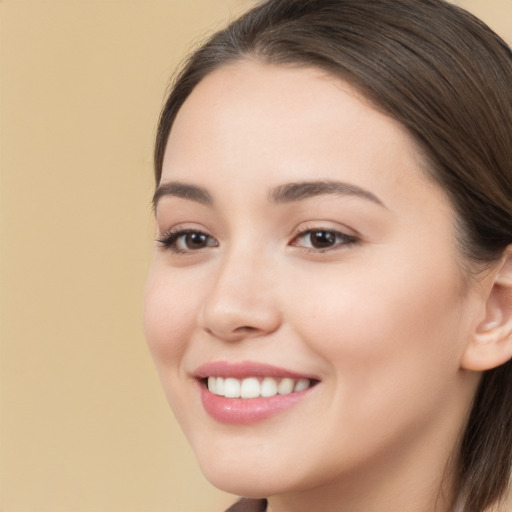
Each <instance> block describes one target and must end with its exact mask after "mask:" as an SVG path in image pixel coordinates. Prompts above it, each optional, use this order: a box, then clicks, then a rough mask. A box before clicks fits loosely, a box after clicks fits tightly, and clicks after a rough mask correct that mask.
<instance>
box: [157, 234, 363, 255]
mask: <svg viewBox="0 0 512 512" xmlns="http://www.w3.org/2000/svg"><path fill="white" fill-rule="evenodd" d="M315 233H316V234H317V235H318V234H320V233H321V234H322V235H323V236H325V235H327V237H334V239H335V241H334V245H330V246H328V247H325V248H315V247H301V246H300V245H299V244H298V243H297V240H300V239H301V238H305V237H306V236H312V235H313V234H315ZM187 235H200V236H201V237H205V241H206V245H205V246H204V247H200V248H197V249H190V248H188V249H182V248H179V247H178V243H179V241H180V238H183V237H186V236H187ZM156 241H157V242H158V243H159V244H160V246H161V247H162V248H163V249H164V250H166V251H167V250H168V251H171V252H172V253H174V254H191V253H193V252H198V251H200V250H201V249H206V248H209V247H218V245H219V243H218V242H217V241H216V240H215V238H213V237H212V236H211V235H209V234H208V233H205V232H204V231H201V230H197V229H171V230H169V231H167V232H166V233H164V235H163V236H162V237H161V238H158V239H157V240H156ZM212 241H213V243H212ZM358 241H359V240H358V238H357V237H355V236H352V235H347V234H346V233H343V232H341V231H337V230H335V229H325V228H308V229H305V230H303V231H301V232H299V233H297V234H296V235H295V236H294V238H293V240H292V241H291V242H290V244H289V245H291V246H292V247H298V248H300V249H301V250H303V251H304V252H307V253H314V254H318V253H325V252H329V251H333V250H336V249H340V248H342V247H343V248H349V247H351V246H353V245H354V244H355V243H357V242H358Z"/></svg>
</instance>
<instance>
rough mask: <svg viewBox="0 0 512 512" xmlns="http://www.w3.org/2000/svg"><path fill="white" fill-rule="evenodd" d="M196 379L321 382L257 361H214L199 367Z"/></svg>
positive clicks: (313, 377) (306, 375)
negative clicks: (261, 379) (279, 379)
mask: <svg viewBox="0 0 512 512" xmlns="http://www.w3.org/2000/svg"><path fill="white" fill-rule="evenodd" d="M194 377H196V378H197V379H205V378H206V377H232V378H235V379H244V378H247V377H274V378H281V379H284V378H290V379H310V380H319V379H318V378H317V377H315V376H313V375H308V374H303V373H299V372H295V371H291V370H287V369H285V368H280V367H278V366H274V365H271V364H266V363H258V362H255V361H241V362H230V361H212V362H209V363H206V364H203V365H201V366H199V368H197V369H196V370H195V372H194Z"/></svg>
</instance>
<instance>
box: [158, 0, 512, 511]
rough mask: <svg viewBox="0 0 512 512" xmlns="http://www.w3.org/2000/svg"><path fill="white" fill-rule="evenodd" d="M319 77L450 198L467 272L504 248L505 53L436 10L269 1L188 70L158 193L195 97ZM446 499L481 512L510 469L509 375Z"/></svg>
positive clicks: (511, 143) (471, 25) (469, 24)
mask: <svg viewBox="0 0 512 512" xmlns="http://www.w3.org/2000/svg"><path fill="white" fill-rule="evenodd" d="M247 58H253V59H260V60H261V61H263V62H268V63H274V64H279V65H285V66H286V65H294V66H297V65H299V66H310V67H317V68H322V69H324V70H327V71H328V72H330V73H332V74H333V75H336V76H338V77H341V78H342V79H344V80H346V81H347V82H349V83H350V84H352V85H353V86H355V87H356V88H357V89H359V90H360V91H361V92H362V93H363V94H364V95H365V96H366V97H367V98H368V99H369V100H370V101H371V102H372V103H373V105H374V106H375V107H376V108H378V109H380V110H381V111H383V112H385V113H386V114H387V115H389V116H390V117H392V118H394V119H396V120H398V121H399V122H400V123H402V124H403V125H404V126H405V127H406V128H407V129H408V130H409V132H410V133H411V135H412V136H413V137H414V138H415V140H416V141H417V143H418V144H419V146H420V147H421V148H422V149H423V151H424V153H425V154H426V155H427V159H428V164H429V165H428V172H429V173H430V174H431V176H432V178H433V179H434V180H436V181H437V182H438V183H439V185H440V186H441V187H442V188H443V189H444V190H445V191H446V193H447V194H448V196H449V197H450V199H451V201H452V204H453V206H454V208H455V211H456V213H457V217H458V226H457V227H458V242H459V245H460V249H461V254H462V255H463V257H464V260H465V261H467V263H468V265H467V268H473V267H474V268H481V266H482V265H485V264H489V263H491V262H493V261H496V260H497V259H498V258H499V257H500V255H501V254H502V252H503V250H504V249H505V248H506V247H507V246H508V245H509V244H511V243H512V53H511V51H510V49H509V47H508V46H507V45H506V44H505V43H504V42H503V40H501V39H500V38H499V37H498V36H497V35H496V34H495V33H494V32H492V31H491V30H490V29H489V28H488V27H487V26H486V25H485V24H483V23H482V22H481V21H479V20H478V19H477V18H475V17H474V16H472V15H470V14H469V13H467V12H466V11H464V10H462V9H460V8H458V7H456V6H454V5H452V4H449V3H447V2H445V1H443V0H270V1H267V2H265V3H263V4H261V5H259V6H257V7H256V8H254V9H252V10H251V11H249V12H248V13H247V14H245V15H244V16H242V17H241V18H240V19H238V20H236V21H234V22H233V23H232V24H231V25H229V26H228V27H227V28H226V29H224V30H221V31H220V32H218V33H216V34H214V35H213V37H212V38H211V39H210V40H209V41H207V42H206V43H205V44H204V45H203V46H202V47H200V48H199V49H198V50H197V51H196V52H195V53H194V54H193V55H192V56H191V57H190V59H189V61H188V62H187V64H186V66H185V68H184V69H183V71H182V72H181V74H180V75H179V77H178V79H177V80H176V82H175V84H174V87H173V89H172V91H171V93H170V96H169V98H168V100H167V102H166V104H165V107H164V109H163V111H162V114H161V118H160V124H159V127H158V133H157V138H156V146H155V178H156V181H157V183H158V182H159V181H160V177H161V171H162V162H163V156H164V151H165V147H166V143H167V138H168V136H169V132H170V130H171V128H172V124H173V122H174V119H175V117H176V115H177V113H178V111H179V109H180V108H181V106H182V105H183V103H184V102H185V100H186V99H187V97H188V95H189V94H190V93H191V92H192V90H193V89H194V87H195V86H196V85H197V84H198V83H199V82H200V81H201V80H202V79H203V78H204V77H205V76H206V75H208V74H209V73H211V72H212V71H214V70H215V69H217V68H219V67H222V66H224V65H227V64H229V63H232V62H235V61H237V60H241V59H247ZM454 464H455V474H456V482H455V485H456V488H455V495H456V497H457V498H458V500H459V504H460V503H462V504H463V507H464V508H463V510H464V511H465V512H482V511H483V510H484V509H485V508H486V507H488V506H489V505H491V504H492V503H495V502H496V501H497V500H499V498H500V497H501V496H502V495H503V493H504V492H505V490H506V489H507V487H508V485H509V478H510V471H511V467H512V363H510V361H509V362H508V363H507V364H505V365H503V366H501V367H500V368H497V369H494V370H490V371H488V372H486V373H485V374H484V376H483V378H482V381H481V384H480V388H479V390H478V393H477V396H476V398H475V401H474V404H473V408H472V411H471V414H470V417H469V421H468V424H467V428H466V430H465V432H464V435H463V438H462V440H461V443H460V450H459V452H458V453H457V454H456V456H455V457H454Z"/></svg>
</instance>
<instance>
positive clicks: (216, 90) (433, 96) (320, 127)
mask: <svg viewBox="0 0 512 512" xmlns="http://www.w3.org/2000/svg"><path fill="white" fill-rule="evenodd" d="M511 84H512V54H511V51H510V49H509V48H508V47H507V46H506V44H505V43H504V42H503V41H502V40H501V39H500V38H499V37H498V36H497V35H496V34H494V33H493V32H492V31H491V30H490V29H489V28H487V27H486V26H485V25H484V24H483V23H481V22H480V21H478V20H477V19H475V18H474V17H473V16H471V15H470V14H468V13H467V12H465V11H463V10H461V9H459V8H457V7H455V6H453V5H451V4H449V3H446V2H444V1H442V0H270V1H268V2H266V3H263V4H261V5H259V6H257V7H256V8H254V9H253V10H252V11H250V12H249V13H247V14H246V15H244V16H243V17H242V18H241V19H239V20H237V21H235V22H233V23H232V24H231V25H230V26H229V27H228V28H227V29H225V30H222V31H220V32H219V33H217V34H215V35H214V36H213V37H212V38H211V39H210V40H209V41H208V42H207V43H206V44H204V45H203V46H202V47H201V48H200V49H199V50H197V51H196V52H195V54H194V55H193V56H192V57H191V58H190V60H189V62H188V63H187V65H186V67H185V69H184V70H183V72H182V73H181V75H180V76H179V77H178V79H177V81H176V83H175V85H174V88H173V89H172V91H171V94H170V96H169V99H168V101H167V103H166V105H165V107H164V110H163V113H162V116H161V120H160V125H159V129H158V134H157V142H156V152H155V170H156V183H157V188H156V192H155V196H154V204H155V212H156V222H157V232H158V233H157V247H156V249H155V255H154V261H153V265H152V269H151V271H150V275H149V279H148V284H147V292H146V298H145V328H146V333H147V339H148V343H149V346H150V349H151V351H152V353H153V356H154V359H155V362H156V365H157V368H158V371H159V374H160V377H161V380H162V382H163V386H164V388H165V391H166V393H167V396H168V399H169V402H170V404H171V407H172V409H173V411H174V413H175V414H176V417H177V419H178V421H179V422H180V424H181V426H182V428H183V430H184V432H185V434H186V435H187V437H188V439H189V441H190V443H191V445H192V447H193V449H194V451H195V453H196V455H197V457H198V460H199V463H200V465H201V468H202V470H203V472H204V473H205V475H206V477H207V478H208V479H209V480H210V481H211V482H212V483H213V484H214V485H216V486H218V487H219V488H221V489H224V490H226V491H228V492H231V493H233V494H237V495H239V496H244V497H245V499H243V500H242V501H240V502H238V503H237V504H235V505H234V506H233V507H232V508H231V509H230V510H233V511H242V510H261V511H265V510H266V511H267V512H270V511H272V512H306V511H307V512H311V511H323V512H334V511H336V512H340V511H347V512H348V511H349V512H402V511H403V512H405V511H407V512H433V511H436V512H448V511H451V512H453V511H455V510H457V511H464V512H484V511H486V512H488V511H491V510H493V511H500V512H506V511H510V510H512V504H511V502H510V500H509V498H508V497H507V496H508V489H509V477H510V470H511V465H512V464H511V460H512V378H511V375H512V366H511V362H510V359H511V357H512V335H511V333H512V87H511ZM507 500H508V501H507Z"/></svg>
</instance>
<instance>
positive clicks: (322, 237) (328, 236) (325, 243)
mask: <svg viewBox="0 0 512 512" xmlns="http://www.w3.org/2000/svg"><path fill="white" fill-rule="evenodd" d="M309 239H310V243H311V246H312V247H314V248H315V249H326V248H328V247H331V246H333V245H334V244H335V243H336V235H335V234H334V233H333V232H332V231H311V233H310V234H309Z"/></svg>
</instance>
